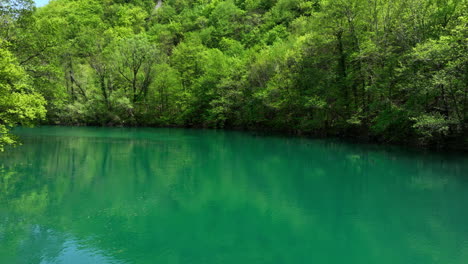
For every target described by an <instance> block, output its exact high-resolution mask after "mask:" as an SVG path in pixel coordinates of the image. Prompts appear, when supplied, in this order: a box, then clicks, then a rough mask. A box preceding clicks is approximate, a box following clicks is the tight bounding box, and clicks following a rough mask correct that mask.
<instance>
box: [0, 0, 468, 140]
mask: <svg viewBox="0 0 468 264" xmlns="http://www.w3.org/2000/svg"><path fill="white" fill-rule="evenodd" d="M28 2H29V3H30V1H27V0H16V1H5V0H2V2H1V3H2V5H3V6H7V5H5V4H4V3H14V4H13V5H10V6H13V7H14V8H10V9H7V8H3V9H2V10H3V11H2V19H3V17H5V19H7V18H11V19H10V21H12V23H3V25H2V26H4V25H6V27H5V26H4V28H2V29H1V30H2V39H3V41H2V44H1V48H2V51H1V52H2V57H4V56H5V58H7V59H5V58H2V59H1V62H0V63H2V65H3V64H8V65H12V66H11V67H14V69H15V71H17V72H18V71H22V70H21V69H24V70H25V71H26V73H27V76H29V77H22V78H21V80H19V79H18V80H17V81H18V82H20V83H28V87H29V88H24V89H23V88H21V89H20V90H22V91H26V90H27V91H32V88H31V87H34V90H35V91H37V92H38V93H40V95H41V96H42V97H44V98H45V100H46V101H47V102H48V103H47V110H48V111H47V113H48V114H47V120H48V122H50V123H56V124H70V125H147V126H199V127H212V128H248V129H267V130H281V131H289V132H294V133H300V134H319V135H335V136H336V135H339V136H358V137H360V138H364V139H370V140H375V141H381V142H411V143H418V144H432V145H440V146H443V145H449V144H452V145H453V144H454V143H455V144H457V145H458V146H460V145H464V146H465V147H466V146H467V145H468V142H467V137H466V132H467V121H468V115H467V108H468V103H467V94H468V56H467V54H468V12H467V11H468V1H466V0H396V1H389V0H383V1H382V0H314V1H306V0H227V1H221V0H211V1H208V0H165V1H162V2H161V1H159V2H158V1H153V0H52V1H51V2H50V3H49V4H48V5H47V6H45V7H42V8H38V9H37V10H35V9H34V8H32V7H30V8H27V7H26V8H18V3H22V4H23V6H24V5H25V3H28ZM11 10H15V11H16V13H17V14H19V15H13V16H12V15H5V14H6V13H8V12H11ZM18 10H22V11H21V12H18ZM24 10H26V11H24ZM28 10H30V12H27V11H28ZM8 50H9V51H8ZM11 53H13V54H14V55H15V56H16V61H17V62H15V59H13V58H12V59H9V58H10V57H11ZM3 54H5V55H3ZM2 67H3V66H2ZM5 67H6V66H5ZM0 74H2V76H1V79H0V81H1V82H4V76H5V74H6V73H5V72H4V71H1V72H0ZM23 75H24V76H26V74H24V73H23ZM18 78H19V77H18ZM23 79H24V80H23ZM18 86H20V87H23V86H22V85H18ZM3 87H6V86H0V89H11V88H3ZM22 94H23V95H24V96H26V94H27V96H30V97H31V96H36V97H34V98H35V99H34V100H35V101H34V102H35V103H34V104H30V103H28V104H27V105H28V106H31V105H34V106H37V107H39V108H34V109H39V110H36V111H37V112H34V113H32V112H31V113H30V115H27V116H26V117H27V119H28V120H29V119H32V118H33V117H38V116H40V114H41V113H43V110H42V109H41V107H42V106H43V105H44V104H43V102H42V99H41V96H38V95H37V94H36V93H34V92H31V93H25V92H24V93H22ZM0 96H5V93H4V92H2V94H1V95H0ZM10 96H14V95H10V94H8V95H6V98H9V97H10ZM30 97H27V98H29V99H27V100H33V99H32V98H30ZM24 100H26V99H24ZM3 101H5V100H3ZM3 101H2V100H0V108H2V112H1V115H0V125H2V123H3V124H5V123H6V124H9V123H11V121H9V119H8V118H6V117H4V116H5V114H3V113H4V112H5V111H6V109H10V110H11V109H15V108H11V107H13V106H6V105H5V103H2V102H3ZM6 101H9V102H12V100H10V99H6ZM15 102H16V101H15ZM18 102H19V101H18ZM18 104H19V105H17V106H16V105H15V106H14V107H16V108H19V109H21V106H20V105H21V104H22V103H18ZM31 109H32V108H31ZM10 110H8V111H10ZM14 111H16V110H14ZM19 116H21V117H22V118H24V116H23V115H21V114H19ZM20 120H21V118H20ZM2 133H3V132H2Z"/></svg>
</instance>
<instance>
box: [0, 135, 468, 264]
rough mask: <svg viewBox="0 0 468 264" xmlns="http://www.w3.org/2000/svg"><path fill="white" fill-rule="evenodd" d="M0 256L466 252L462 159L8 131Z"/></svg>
mask: <svg viewBox="0 0 468 264" xmlns="http://www.w3.org/2000/svg"><path fill="white" fill-rule="evenodd" d="M17 132H18V134H20V135H21V136H22V138H23V142H24V145H23V146H21V147H19V148H16V149H12V150H8V151H7V152H5V153H2V154H0V263H2V264H3V263H5V264H9V263H12V264H16V263H19V264H22V263H40V264H50V263H66V264H74V263H80V264H82V263H93V264H94V263H97V264H103V263H117V264H127V263H129V264H130V263H148V264H153V263H184V264H186V263H207V264H211V263H223V264H224V263H233V264H234V263H235V264H239V263H244V264H247V263H255V264H256V263H272V264H277V263H287V264H291V263H293V264H295V263H337V264H338V263H339V264H344V263H346V264H358V263H359V264H365V263H369V264H373V263H376V264H377V263H379V264H385V263H391V264H398V263H401V264H419V263H420V264H431V263H440V264H452V263H453V264H455V263H457V264H458V263H460V264H466V263H468V209H467V208H468V207H467V203H468V158H467V156H463V155H461V154H457V155H456V154H451V155H449V154H440V153H439V154H434V153H432V154H424V153H420V152H415V151H403V150H401V149H398V148H389V147H378V146H369V145H353V144H345V143H340V142H337V141H332V140H311V139H299V138H285V137H273V136H269V137H262V136H255V135H253V134H249V133H240V132H221V131H203V130H183V129H118V128H114V129H112V128H63V127H54V128H51V127H44V128H35V129H19V130H17Z"/></svg>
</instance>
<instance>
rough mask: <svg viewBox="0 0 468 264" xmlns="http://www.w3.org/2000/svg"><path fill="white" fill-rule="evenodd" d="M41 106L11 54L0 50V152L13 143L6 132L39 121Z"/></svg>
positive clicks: (39, 98) (43, 115) (41, 116)
mask: <svg viewBox="0 0 468 264" xmlns="http://www.w3.org/2000/svg"><path fill="white" fill-rule="evenodd" d="M0 44H1V43H0ZM44 106H45V100H44V98H43V97H42V96H41V95H39V94H38V93H36V92H34V90H33V89H32V87H31V86H30V83H29V80H28V77H27V75H26V73H25V72H24V70H23V69H22V68H21V67H19V66H18V64H17V62H16V60H15V58H14V57H13V55H12V54H11V53H10V52H9V51H8V50H6V49H3V48H0V151H3V147H4V145H5V144H14V143H15V142H16V141H15V139H14V137H12V136H11V135H10V134H9V129H10V128H11V127H13V126H16V125H32V124H33V121H35V120H38V119H43V118H44V117H45V113H46V111H45V108H44Z"/></svg>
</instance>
